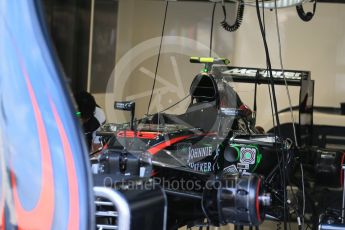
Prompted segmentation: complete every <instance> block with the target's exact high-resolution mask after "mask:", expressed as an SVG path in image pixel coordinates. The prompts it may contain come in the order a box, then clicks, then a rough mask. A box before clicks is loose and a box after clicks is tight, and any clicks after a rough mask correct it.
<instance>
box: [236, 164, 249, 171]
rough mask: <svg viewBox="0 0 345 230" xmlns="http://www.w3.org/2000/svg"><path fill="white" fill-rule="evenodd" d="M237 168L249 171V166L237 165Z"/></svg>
mask: <svg viewBox="0 0 345 230" xmlns="http://www.w3.org/2000/svg"><path fill="white" fill-rule="evenodd" d="M237 168H238V169H239V170H240V172H242V171H246V170H248V169H249V164H243V163H237Z"/></svg>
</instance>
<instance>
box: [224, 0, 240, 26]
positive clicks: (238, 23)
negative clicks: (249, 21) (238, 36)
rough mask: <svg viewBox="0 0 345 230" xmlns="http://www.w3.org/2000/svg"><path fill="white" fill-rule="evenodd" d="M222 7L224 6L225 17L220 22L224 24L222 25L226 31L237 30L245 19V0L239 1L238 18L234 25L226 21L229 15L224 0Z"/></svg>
mask: <svg viewBox="0 0 345 230" xmlns="http://www.w3.org/2000/svg"><path fill="white" fill-rule="evenodd" d="M222 8H223V14H224V19H223V21H222V22H221V23H220V24H221V25H222V27H223V28H224V29H225V30H226V31H229V32H234V31H236V30H237V29H238V28H240V26H241V23H242V21H243V13H244V2H243V0H240V1H239V3H238V7H237V15H236V20H235V22H234V24H232V25H229V23H228V22H227V21H226V19H227V17H226V8H225V3H224V0H223V1H222Z"/></svg>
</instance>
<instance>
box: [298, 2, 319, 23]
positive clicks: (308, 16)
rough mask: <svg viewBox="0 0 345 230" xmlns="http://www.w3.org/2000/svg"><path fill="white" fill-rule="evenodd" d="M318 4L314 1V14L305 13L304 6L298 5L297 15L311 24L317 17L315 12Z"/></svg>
mask: <svg viewBox="0 0 345 230" xmlns="http://www.w3.org/2000/svg"><path fill="white" fill-rule="evenodd" d="M316 4H317V0H314V6H313V13H312V12H307V13H305V12H304V9H303V6H302V4H301V5H298V6H296V10H297V14H298V16H299V17H300V18H301V19H302V20H303V21H305V22H309V21H310V20H311V19H312V18H313V17H314V15H315V11H316Z"/></svg>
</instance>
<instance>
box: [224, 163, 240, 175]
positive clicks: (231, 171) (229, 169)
mask: <svg viewBox="0 0 345 230" xmlns="http://www.w3.org/2000/svg"><path fill="white" fill-rule="evenodd" d="M223 172H225V173H228V174H237V173H238V170H237V168H236V166H235V165H230V166H228V167H226V168H224V169H223Z"/></svg>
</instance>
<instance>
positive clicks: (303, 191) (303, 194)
mask: <svg viewBox="0 0 345 230" xmlns="http://www.w3.org/2000/svg"><path fill="white" fill-rule="evenodd" d="M300 167H301V174H302V175H301V176H302V196H303V207H302V229H304V215H305V190H304V173H303V165H302V163H300Z"/></svg>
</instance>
